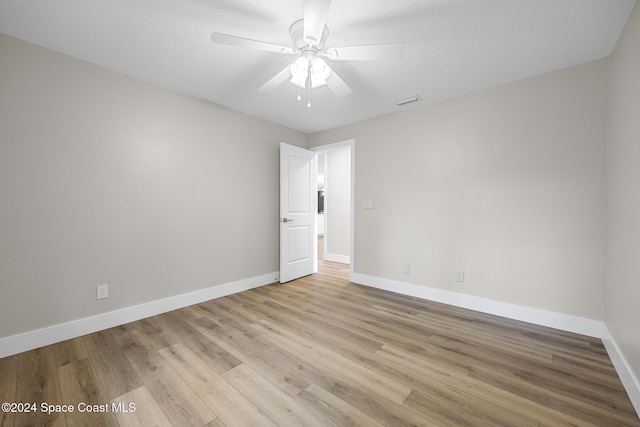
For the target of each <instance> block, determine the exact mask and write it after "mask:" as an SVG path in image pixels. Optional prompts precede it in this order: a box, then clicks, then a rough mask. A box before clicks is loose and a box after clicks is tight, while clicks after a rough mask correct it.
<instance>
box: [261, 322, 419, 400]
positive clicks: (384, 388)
mask: <svg viewBox="0 0 640 427" xmlns="http://www.w3.org/2000/svg"><path fill="white" fill-rule="evenodd" d="M260 325H261V326H263V327H264V328H265V334H268V335H270V336H271V337H272V338H275V339H277V340H280V341H282V342H284V343H285V345H286V346H287V347H289V348H290V349H291V350H292V351H294V352H296V354H300V355H303V356H304V357H307V358H313V359H315V360H317V361H318V362H319V363H321V364H323V365H325V366H326V367H328V368H331V369H334V370H336V371H338V372H339V373H340V375H342V376H343V377H346V378H349V379H351V380H353V381H355V382H357V383H359V384H362V385H363V386H364V387H367V388H369V389H371V390H374V391H376V392H378V393H379V394H380V395H381V396H384V397H386V398H387V399H389V400H391V401H392V402H395V403H396V404H398V405H402V403H403V402H404V400H405V399H406V398H407V396H408V395H409V393H411V388H410V387H408V386H407V385H406V384H404V383H402V382H400V381H397V380H395V379H393V378H390V377H387V376H384V375H382V374H379V373H378V372H376V371H373V370H371V369H369V368H367V367H365V366H362V365H360V364H358V363H356V362H354V361H352V360H349V359H348V358H346V357H344V356H341V355H340V354H338V353H336V352H333V351H331V350H328V349H326V348H325V347H322V346H321V345H318V344H316V343H314V342H313V341H311V340H306V339H304V338H302V337H300V336H297V335H295V334H293V333H290V332H289V331H287V330H286V329H283V328H280V327H278V326H275V325H274V324H272V323H270V322H267V321H266V320H263V321H261V322H260Z"/></svg>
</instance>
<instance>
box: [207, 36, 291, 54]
mask: <svg viewBox="0 0 640 427" xmlns="http://www.w3.org/2000/svg"><path fill="white" fill-rule="evenodd" d="M211 41H212V42H214V43H218V44H226V45H230V46H239V47H246V48H249V49H255V50H261V51H263V52H271V53H282V54H285V55H293V54H294V53H295V52H294V51H293V49H292V48H290V47H284V46H277V45H274V44H270V43H265V42H261V41H258V40H251V39H245V38H244V37H238V36H232V35H230V34H222V33H213V34H211Z"/></svg>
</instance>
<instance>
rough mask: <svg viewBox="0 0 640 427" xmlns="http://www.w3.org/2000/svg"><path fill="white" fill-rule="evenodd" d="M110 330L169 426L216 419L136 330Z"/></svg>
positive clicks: (123, 328)
mask: <svg viewBox="0 0 640 427" xmlns="http://www.w3.org/2000/svg"><path fill="white" fill-rule="evenodd" d="M111 332H112V333H113V334H114V335H115V340H116V341H117V342H118V344H119V346H120V348H121V350H122V353H123V354H124V356H125V357H126V358H127V360H129V362H130V363H131V365H132V366H133V368H134V369H135V370H136V372H137V373H138V375H139V376H140V378H142V381H143V382H144V385H145V386H146V387H147V390H148V391H149V392H150V393H151V395H152V396H153V398H154V400H155V401H156V402H157V404H158V406H160V408H161V409H162V411H163V412H164V414H165V415H166V416H167V418H168V419H169V421H170V422H171V424H172V425H174V426H195V425H203V424H206V423H208V422H209V421H211V420H213V419H214V418H216V417H215V415H214V414H213V412H212V411H211V410H210V409H209V408H208V407H207V405H205V403H204V402H203V401H202V399H200V397H198V395H197V394H196V393H195V392H194V391H193V390H192V389H191V388H190V387H189V385H187V384H186V383H185V382H184V380H183V379H182V378H181V377H180V376H179V375H178V374H177V373H176V371H175V370H174V369H173V368H172V367H171V365H169V364H168V363H167V362H166V360H165V359H164V358H163V357H162V356H160V354H159V353H158V352H157V350H156V349H155V348H154V347H153V346H152V345H151V343H150V342H148V341H147V340H146V339H145V338H144V336H143V335H142V334H141V333H140V331H139V330H138V329H136V328H135V327H129V328H127V327H119V328H113V329H112V330H111Z"/></svg>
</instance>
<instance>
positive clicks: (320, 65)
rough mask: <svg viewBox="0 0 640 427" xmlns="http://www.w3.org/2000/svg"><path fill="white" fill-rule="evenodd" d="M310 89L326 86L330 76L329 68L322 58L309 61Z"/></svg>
mask: <svg viewBox="0 0 640 427" xmlns="http://www.w3.org/2000/svg"><path fill="white" fill-rule="evenodd" d="M310 65H311V87H312V88H316V87H320V86H324V85H326V84H327V79H328V78H329V76H330V75H331V68H330V67H329V66H328V65H327V63H326V62H324V61H323V60H322V58H318V57H315V58H313V59H312V60H311V64H310Z"/></svg>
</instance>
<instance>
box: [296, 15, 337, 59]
mask: <svg viewBox="0 0 640 427" xmlns="http://www.w3.org/2000/svg"><path fill="white" fill-rule="evenodd" d="M289 35H290V36H291V40H292V41H293V45H294V46H295V48H296V49H298V50H300V51H302V50H306V49H307V48H309V46H311V45H310V44H309V43H308V42H307V41H305V39H304V19H300V20H298V21H296V22H294V23H293V24H291V27H289ZM327 37H329V29H328V28H327V26H326V25H325V26H324V30H323V31H322V37H320V41H319V42H318V43H315V44H313V45H312V47H313V48H314V49H316V50H317V51H321V50H322V49H324V43H325V41H326V40H327Z"/></svg>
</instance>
